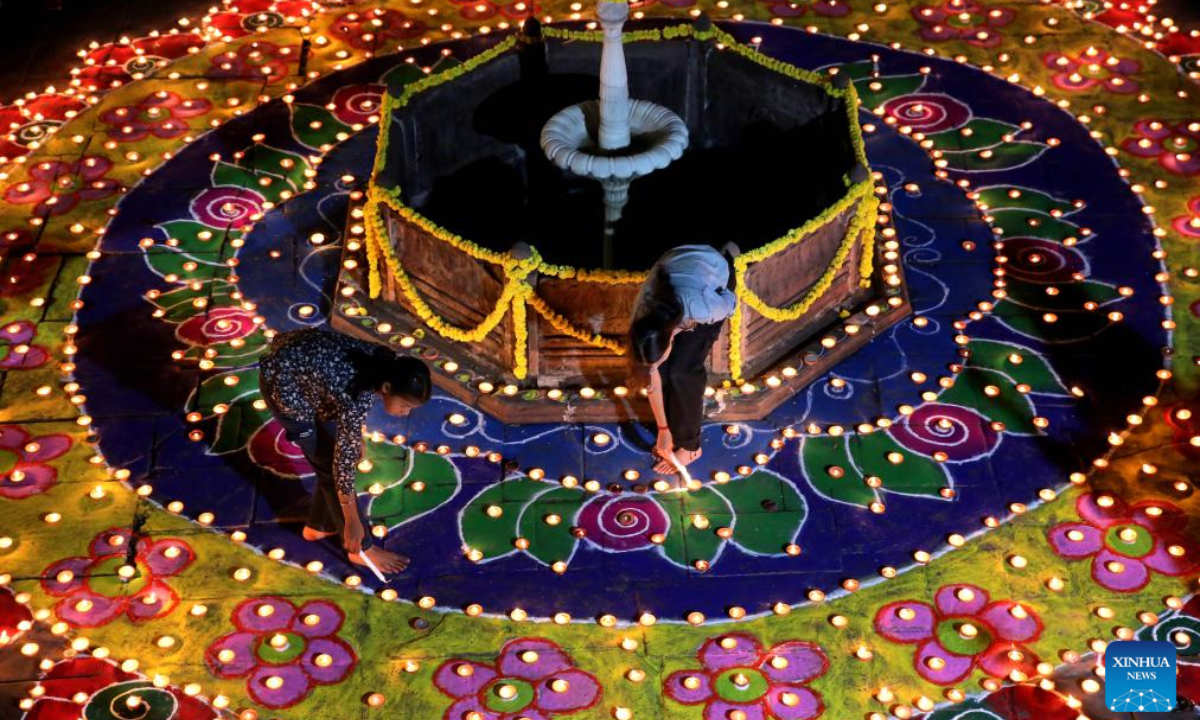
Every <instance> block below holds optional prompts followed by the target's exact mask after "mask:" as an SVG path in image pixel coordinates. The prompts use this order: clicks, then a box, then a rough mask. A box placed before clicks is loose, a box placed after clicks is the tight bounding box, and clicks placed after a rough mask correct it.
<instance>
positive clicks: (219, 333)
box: [175, 307, 258, 346]
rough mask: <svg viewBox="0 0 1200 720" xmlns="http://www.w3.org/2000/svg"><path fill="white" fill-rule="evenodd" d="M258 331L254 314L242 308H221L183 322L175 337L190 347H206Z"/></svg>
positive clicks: (176, 330) (176, 329)
mask: <svg viewBox="0 0 1200 720" xmlns="http://www.w3.org/2000/svg"><path fill="white" fill-rule="evenodd" d="M257 329H258V324H256V323H255V322H254V313H252V312H249V311H247V310H243V309H241V308H235V307H219V308H212V309H211V310H209V311H208V312H206V313H204V314H203V315H197V316H195V317H191V318H188V319H187V320H184V321H183V322H181V323H180V324H179V326H178V327H177V328H175V337H177V338H179V339H180V340H182V341H184V342H185V343H188V344H189V345H200V346H205V345H215V344H217V343H227V342H229V341H230V340H237V339H239V338H244V337H246V336H247V335H250V334H252V333H253V332H254V331H255V330H257Z"/></svg>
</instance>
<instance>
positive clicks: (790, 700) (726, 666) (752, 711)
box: [663, 633, 829, 720]
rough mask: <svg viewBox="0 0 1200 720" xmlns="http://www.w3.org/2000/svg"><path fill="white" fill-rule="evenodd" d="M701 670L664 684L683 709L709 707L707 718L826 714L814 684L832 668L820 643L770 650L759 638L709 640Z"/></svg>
mask: <svg viewBox="0 0 1200 720" xmlns="http://www.w3.org/2000/svg"><path fill="white" fill-rule="evenodd" d="M696 658H697V659H698V660H699V661H700V665H701V667H700V669H699V670H680V671H677V672H674V673H672V674H671V675H670V676H669V677H667V679H666V680H665V681H664V682H663V692H664V693H666V695H667V697H669V698H671V699H672V700H674V701H675V702H677V703H681V704H683V705H699V704H701V703H703V704H704V720H726V719H727V718H729V717H731V714H732V713H734V712H737V711H740V712H742V713H744V715H743V717H746V718H754V719H755V720H765V719H766V718H773V719H774V720H811V718H816V717H818V716H820V715H821V713H823V712H824V711H825V702H824V700H823V699H822V698H821V695H820V694H819V693H818V692H816V691H815V690H812V689H811V688H809V687H807V685H808V683H809V682H811V681H813V680H815V679H817V678H819V677H821V676H822V675H824V674H825V673H826V671H828V670H829V658H828V657H827V656H826V655H825V651H824V650H822V649H821V648H820V647H818V646H817V645H814V644H813V643H810V642H804V641H800V640H792V641H789V642H782V643H779V644H778V645H775V646H774V647H772V648H771V649H770V650H764V649H763V646H762V643H760V642H759V641H758V640H757V639H756V638H755V637H754V636H752V635H747V634H745V633H731V634H729V635H722V636H720V637H717V638H709V639H708V640H705V641H704V644H703V645H701V646H700V650H699V651H698V652H697V653H696Z"/></svg>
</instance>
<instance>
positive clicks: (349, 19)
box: [329, 8, 425, 50]
mask: <svg viewBox="0 0 1200 720" xmlns="http://www.w3.org/2000/svg"><path fill="white" fill-rule="evenodd" d="M329 32H330V34H331V35H333V36H334V37H336V38H337V39H339V40H341V41H342V42H344V43H346V44H347V45H349V46H350V47H353V48H358V49H359V50H377V49H382V48H383V47H384V46H385V45H387V41H388V40H411V39H413V38H416V37H420V36H421V34H422V33H424V32H425V23H423V22H421V21H420V20H409V19H408V18H407V17H405V16H404V15H403V13H401V12H399V11H397V10H387V9H384V8H374V9H371V10H365V11H363V12H358V11H353V12H348V13H345V14H344V15H340V16H338V18H337V20H335V21H334V23H333V25H332V26H331V27H330V29H329Z"/></svg>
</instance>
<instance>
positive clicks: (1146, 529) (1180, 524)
mask: <svg viewBox="0 0 1200 720" xmlns="http://www.w3.org/2000/svg"><path fill="white" fill-rule="evenodd" d="M1075 509H1076V511H1078V513H1079V517H1080V518H1081V519H1082V520H1083V522H1067V523H1060V524H1058V525H1055V526H1054V527H1052V528H1050V530H1049V532H1048V533H1047V537H1048V538H1049V540H1050V546H1051V547H1052V548H1053V549H1054V552H1055V553H1057V554H1058V555H1059V556H1060V557H1064V558H1067V559H1068V560H1082V559H1084V558H1091V559H1092V579H1093V580H1095V581H1096V582H1097V583H1098V584H1099V585H1100V586H1101V587H1104V588H1107V589H1109V590H1112V591H1114V592H1127V593H1128V592H1136V591H1138V590H1141V589H1142V588H1144V587H1146V584H1147V583H1149V582H1150V571H1151V570H1153V571H1155V572H1159V573H1162V574H1163V575H1169V576H1171V577H1179V576H1181V575H1190V574H1191V573H1192V572H1193V571H1195V570H1196V567H1197V560H1196V559H1197V557H1200V547H1197V546H1196V544H1195V543H1193V542H1192V541H1191V540H1189V539H1188V538H1186V537H1184V536H1183V535H1182V531H1183V529H1184V527H1186V526H1187V519H1188V517H1187V513H1185V512H1184V511H1183V510H1181V509H1180V508H1178V507H1176V506H1175V505H1172V504H1171V503H1169V502H1166V501H1162V500H1143V501H1141V502H1138V503H1136V504H1134V505H1133V506H1132V507H1130V506H1128V505H1126V503H1125V501H1124V500H1122V499H1121V498H1118V497H1113V496H1111V495H1093V494H1092V493H1086V494H1084V495H1081V496H1080V497H1079V500H1078V501H1077V502H1076V503H1075Z"/></svg>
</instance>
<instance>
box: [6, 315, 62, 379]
mask: <svg viewBox="0 0 1200 720" xmlns="http://www.w3.org/2000/svg"><path fill="white" fill-rule="evenodd" d="M35 337H37V325H34V324H33V323H31V322H29V321H28V320H18V321H16V322H11V323H9V324H7V325H5V326H4V327H3V328H2V329H0V370H33V369H34V368H39V367H41V366H43V365H45V364H46V361H47V360H49V359H50V351H49V350H47V349H46V348H44V347H42V346H41V345H34V344H33V342H32V341H33V339H34V338H35Z"/></svg>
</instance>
